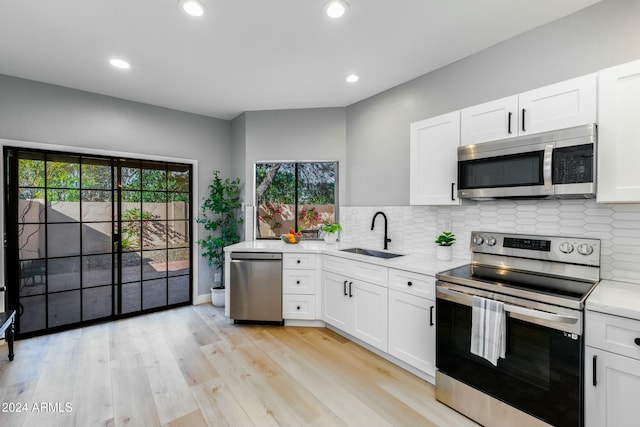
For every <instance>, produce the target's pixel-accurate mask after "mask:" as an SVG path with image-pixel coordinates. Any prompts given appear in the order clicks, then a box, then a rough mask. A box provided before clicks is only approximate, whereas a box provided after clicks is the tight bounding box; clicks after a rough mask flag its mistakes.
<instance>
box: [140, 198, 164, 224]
mask: <svg viewBox="0 0 640 427" xmlns="http://www.w3.org/2000/svg"><path fill="white" fill-rule="evenodd" d="M142 216H143V217H144V219H146V220H156V219H167V193H158V192H155V191H145V192H143V193H142Z"/></svg>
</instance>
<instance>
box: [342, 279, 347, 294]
mask: <svg viewBox="0 0 640 427" xmlns="http://www.w3.org/2000/svg"><path fill="white" fill-rule="evenodd" d="M342 293H343V294H344V296H345V297H346V296H347V281H346V280H345V281H344V283H343V284H342Z"/></svg>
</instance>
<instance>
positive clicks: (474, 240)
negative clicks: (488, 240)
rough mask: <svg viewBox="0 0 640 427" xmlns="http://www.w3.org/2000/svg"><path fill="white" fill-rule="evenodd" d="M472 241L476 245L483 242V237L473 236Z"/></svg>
mask: <svg viewBox="0 0 640 427" xmlns="http://www.w3.org/2000/svg"><path fill="white" fill-rule="evenodd" d="M473 243H475V244H476V245H481V244H482V243H484V237H482V236H474V237H473Z"/></svg>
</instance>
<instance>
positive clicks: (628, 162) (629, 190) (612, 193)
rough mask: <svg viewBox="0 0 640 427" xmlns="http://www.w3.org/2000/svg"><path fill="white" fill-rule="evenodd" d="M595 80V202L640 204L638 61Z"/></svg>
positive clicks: (608, 69)
mask: <svg viewBox="0 0 640 427" xmlns="http://www.w3.org/2000/svg"><path fill="white" fill-rule="evenodd" d="M599 77H600V78H599V92H598V97H599V100H598V116H599V121H598V190H597V201H598V202H603V203H617V202H640V173H638V161H639V160H640V61H634V62H630V63H627V64H623V65H618V66H616V67H611V68H607V69H606V70H602V71H600V76H599Z"/></svg>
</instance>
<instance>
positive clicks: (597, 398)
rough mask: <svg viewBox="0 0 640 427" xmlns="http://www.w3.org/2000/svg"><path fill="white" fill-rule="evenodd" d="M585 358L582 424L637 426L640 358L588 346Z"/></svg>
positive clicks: (588, 426)
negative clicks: (583, 420) (583, 421)
mask: <svg viewBox="0 0 640 427" xmlns="http://www.w3.org/2000/svg"><path fill="white" fill-rule="evenodd" d="M585 358H586V359H585V368H584V371H585V393H584V395H585V405H584V408H585V416H584V419H585V426H586V427H632V426H633V427H635V426H637V425H638V402H639V400H638V396H640V360H636V359H631V358H629V357H625V356H619V355H617V354H614V353H609V352H608V351H603V350H598V349H595V348H593V347H588V346H587V347H586V348H585ZM594 358H595V359H594ZM594 363H595V369H594ZM594 372H595V374H596V385H595V386H594V385H593V379H594V378H593V374H594Z"/></svg>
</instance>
